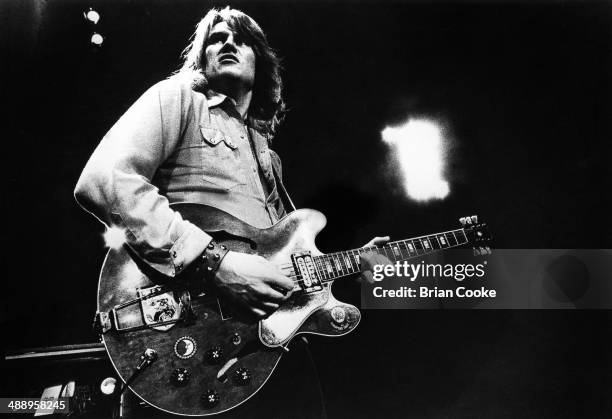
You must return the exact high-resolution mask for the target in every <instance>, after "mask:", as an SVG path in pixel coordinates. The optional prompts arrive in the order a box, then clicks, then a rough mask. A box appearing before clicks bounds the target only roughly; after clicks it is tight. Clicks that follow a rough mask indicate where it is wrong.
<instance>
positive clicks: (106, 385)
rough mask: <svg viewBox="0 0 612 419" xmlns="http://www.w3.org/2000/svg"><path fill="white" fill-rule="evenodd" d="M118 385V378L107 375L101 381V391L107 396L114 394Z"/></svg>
mask: <svg viewBox="0 0 612 419" xmlns="http://www.w3.org/2000/svg"><path fill="white" fill-rule="evenodd" d="M116 387H117V379H116V378H114V377H107V378H105V379H104V380H102V382H101V383H100V391H101V392H102V394H105V395H107V396H109V395H111V394H113V393H114V392H115V388H116Z"/></svg>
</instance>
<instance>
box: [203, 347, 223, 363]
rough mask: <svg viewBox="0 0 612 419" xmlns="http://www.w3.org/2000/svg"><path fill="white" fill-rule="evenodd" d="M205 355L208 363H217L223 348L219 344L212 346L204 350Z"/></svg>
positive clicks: (221, 356)
mask: <svg viewBox="0 0 612 419" xmlns="http://www.w3.org/2000/svg"><path fill="white" fill-rule="evenodd" d="M205 357H206V362H208V363H209V364H213V365H214V364H218V363H219V362H221V359H222V358H223V349H222V348H221V347H220V346H212V347H211V348H210V349H209V350H207V351H206V354H205Z"/></svg>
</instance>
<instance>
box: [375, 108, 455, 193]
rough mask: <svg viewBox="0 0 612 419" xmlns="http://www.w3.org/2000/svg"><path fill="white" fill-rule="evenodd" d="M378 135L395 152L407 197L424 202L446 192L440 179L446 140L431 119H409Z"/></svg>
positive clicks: (446, 182) (445, 185)
mask: <svg viewBox="0 0 612 419" xmlns="http://www.w3.org/2000/svg"><path fill="white" fill-rule="evenodd" d="M381 136H382V139H383V141H384V142H385V143H387V144H388V145H389V146H390V148H391V150H392V151H393V152H394V154H395V157H396V159H397V161H398V163H399V167H400V169H401V174H402V177H403V180H404V190H405V192H406V194H407V195H408V197H409V198H410V199H413V200H415V201H419V202H426V201H429V200H433V199H444V198H445V197H446V196H447V195H448V194H449V192H450V190H449V183H448V181H447V180H446V179H445V178H444V171H445V166H446V150H445V149H446V146H447V139H446V138H445V137H444V135H443V129H442V127H440V126H439V125H438V124H437V123H436V122H435V121H432V120H429V119H413V118H409V119H408V120H406V121H405V122H404V123H403V124H401V125H399V126H395V127H386V128H385V129H384V130H383V131H382V133H381Z"/></svg>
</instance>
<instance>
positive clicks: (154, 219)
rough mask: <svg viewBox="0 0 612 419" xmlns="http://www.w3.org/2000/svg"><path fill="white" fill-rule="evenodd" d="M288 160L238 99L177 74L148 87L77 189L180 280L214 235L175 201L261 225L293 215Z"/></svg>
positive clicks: (82, 200)
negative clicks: (284, 188) (288, 204)
mask: <svg viewBox="0 0 612 419" xmlns="http://www.w3.org/2000/svg"><path fill="white" fill-rule="evenodd" d="M273 162H274V165H275V167H276V168H277V173H278V175H279V176H280V159H279V158H278V156H277V155H276V153H274V152H273V151H272V150H270V149H269V147H268V142H267V140H266V139H265V138H264V137H263V136H262V135H261V134H260V133H259V132H258V131H256V130H255V129H253V128H251V127H249V126H248V123H246V122H245V121H243V120H242V118H241V117H240V115H239V114H238V112H237V111H236V109H235V107H234V104H233V101H232V100H231V99H229V98H227V97H225V96H223V95H219V94H215V93H214V92H206V94H204V93H202V92H199V91H195V90H193V89H192V87H191V83H190V82H189V80H187V79H184V78H183V79H182V78H180V77H176V76H175V77H172V78H170V79H168V80H164V81H162V82H160V83H157V84H156V85H154V86H153V87H151V88H150V89H149V90H147V91H146V92H145V93H144V94H143V95H142V96H141V97H140V98H139V99H138V100H137V101H136V102H135V103H134V104H133V105H132V106H131V107H130V108H129V109H128V111H127V112H126V113H125V114H124V115H123V116H122V117H121V118H120V119H119V121H117V123H116V124H115V125H114V126H113V127H112V128H111V129H110V131H109V132H108V133H107V134H106V135H105V136H104V138H103V139H102V141H101V142H100V144H99V145H98V147H97V148H96V150H95V151H94V153H93V154H92V156H91V158H90V159H89V161H88V162H87V165H86V166H85V169H84V170H83V173H82V174H81V177H80V179H79V181H78V183H77V186H76V189H75V198H76V199H77V201H78V202H79V204H80V205H81V206H82V207H83V208H84V209H86V210H87V211H89V212H91V213H92V214H93V215H95V216H96V217H97V218H98V219H99V220H100V221H102V222H104V223H105V224H106V225H108V226H118V227H120V228H123V229H124V230H125V233H126V238H127V242H128V244H129V245H130V246H131V247H132V248H133V249H134V250H136V252H137V253H138V254H139V255H140V256H141V257H143V259H144V260H145V261H147V262H148V263H149V264H150V265H152V266H153V267H155V268H156V269H157V270H159V271H160V272H162V273H164V274H166V275H168V276H175V275H177V274H178V273H180V272H181V271H182V270H184V269H185V268H186V267H187V266H188V265H189V264H190V263H191V262H192V261H193V260H194V259H195V258H197V257H198V255H200V254H201V253H202V252H203V251H204V249H205V247H206V245H207V244H208V243H209V241H210V239H211V238H210V236H209V235H208V234H206V233H205V232H204V231H202V230H201V229H199V228H198V227H196V226H195V225H193V224H191V223H190V222H188V221H186V220H184V219H183V218H182V217H181V215H180V214H179V213H178V212H176V211H174V210H173V209H172V208H171V207H170V205H169V204H170V203H173V202H195V203H202V204H207V205H210V206H213V207H216V208H219V209H221V210H223V211H226V212H228V213H230V214H232V215H234V216H236V217H237V218H239V219H241V220H243V221H245V222H247V223H249V224H251V225H253V226H255V227H259V228H263V227H268V226H270V225H272V224H273V223H275V222H276V221H278V219H279V218H281V217H282V216H283V215H284V214H285V211H284V208H283V205H282V202H281V199H280V196H279V192H278V189H277V185H276V182H275V177H274V174H273V169H272V165H273Z"/></svg>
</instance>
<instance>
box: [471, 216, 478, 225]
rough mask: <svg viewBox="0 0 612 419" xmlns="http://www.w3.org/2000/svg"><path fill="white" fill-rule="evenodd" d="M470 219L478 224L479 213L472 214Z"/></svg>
mask: <svg viewBox="0 0 612 419" xmlns="http://www.w3.org/2000/svg"><path fill="white" fill-rule="evenodd" d="M470 219H471V220H472V222H473V223H474V224H478V216H477V215H472V216H471V217H470Z"/></svg>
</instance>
